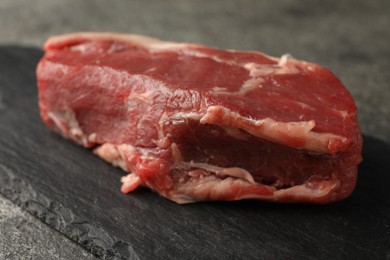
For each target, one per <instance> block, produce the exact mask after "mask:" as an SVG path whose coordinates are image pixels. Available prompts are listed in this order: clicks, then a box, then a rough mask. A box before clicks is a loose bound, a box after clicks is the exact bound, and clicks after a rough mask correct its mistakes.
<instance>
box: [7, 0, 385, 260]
mask: <svg viewBox="0 0 390 260" xmlns="http://www.w3.org/2000/svg"><path fill="white" fill-rule="evenodd" d="M389 14H390V1H387V0H382V1H377V0H374V1H364V0H356V1H353V0H351V1H346V0H341V1H330V0H328V1H324V0H318V1H312V0H301V1H293V0H281V1H256V0H242V1H223V0H210V1H196V0H194V1H181V0H166V1H159V0H152V1H143V0H138V1H110V2H109V3H108V2H107V1H104V0H97V1H94V0H86V1H77V0H69V1H60V0H53V1H46V0H36V1H34V3H33V4H32V3H31V1H28V0H2V1H1V2H0V24H1V25H2V28H1V30H0V45H2V46H0V165H1V166H2V167H1V168H0V194H2V196H5V197H7V198H8V199H9V200H12V201H13V202H14V203H16V204H18V205H19V206H21V207H22V208H23V209H25V210H26V211H27V212H29V213H31V214H32V215H34V216H36V217H37V218H32V217H30V216H29V215H26V214H25V213H24V212H22V211H20V209H19V208H18V207H17V206H15V205H13V204H11V203H10V202H9V201H8V200H5V199H4V198H3V197H0V232H1V233H0V259H1V258H6V259H21V258H22V259H23V258H25V259H29V258H30V259H38V258H39V257H38V256H39V255H41V256H47V258H49V259H83V258H92V256H91V255H90V254H89V253H88V252H87V251H85V250H84V249H87V250H89V251H90V252H93V253H94V254H95V255H97V256H100V257H102V258H107V259H116V258H131V257H132V258H140V259H151V258H156V257H157V256H160V258H162V259H163V258H165V259H167V258H182V259H183V258H193V259H200V258H202V257H203V258H204V257H206V256H208V257H214V258H220V259H224V258H226V257H228V256H233V255H234V256H236V257H239V256H240V257H241V258H248V259H249V258H269V259H286V258H289V257H290V258H302V257H303V258H307V259H359V258H360V259H367V258H368V257H369V258H371V259H389V258H390V246H389V242H388V241H390V228H389V225H390V217H389V216H390V205H389V199H388V198H389V197H390V194H389V189H388V188H387V187H388V183H390V179H389V172H390V165H389V164H388V158H390V148H389V145H388V144H386V143H390V134H389V133H390V104H389V100H390V85H389V82H390V73H389V71H390V47H389V45H390V44H389V43H390V30H389V28H390V15H389ZM73 31H119V32H126V33H138V34H145V35H150V36H154V37H158V38H162V39H165V40H174V41H187V42H196V43H202V44H206V45H210V46H215V47H219V48H232V49H243V50H247V49H253V50H260V51H264V52H266V53H269V54H271V55H275V56H280V55H282V54H284V53H290V54H292V55H293V56H295V57H297V58H299V59H306V60H309V61H312V62H315V63H319V64H321V65H323V66H326V67H328V68H330V69H331V70H332V71H333V72H334V73H335V74H336V75H338V76H339V77H340V78H341V79H342V81H343V82H344V83H345V85H346V86H347V88H348V89H349V90H350V91H351V93H352V95H353V96H354V98H355V100H356V103H357V105H358V109H359V119H360V123H361V127H362V130H363V133H364V134H365V136H366V137H365V145H364V160H365V162H364V163H363V164H362V167H361V169H360V178H359V183H358V187H357V190H356V192H355V193H354V194H353V195H352V197H351V198H350V199H348V200H347V201H345V202H341V203H338V204H334V205H329V206H323V207H313V206H302V205H273V204H264V203H258V202H239V203H203V204H195V205H188V206H177V205H175V204H172V203H170V202H167V201H165V200H163V199H161V198H159V197H158V196H156V195H155V194H152V193H151V192H148V191H144V190H141V191H139V192H137V193H135V194H133V195H129V196H123V195H121V194H120V193H119V177H120V175H121V174H122V173H121V171H119V170H117V169H113V168H112V167H111V166H109V165H107V164H105V163H104V162H102V161H101V160H99V159H97V158H95V157H94V156H93V155H92V154H90V153H89V151H87V150H84V149H82V148H80V147H78V146H75V145H73V144H71V143H70V142H68V141H66V140H63V139H62V138H61V137H59V136H57V135H54V134H51V133H50V132H49V131H48V130H47V129H45V128H44V126H43V125H42V124H41V122H40V121H39V117H38V114H37V107H36V101H35V99H36V92H35V79H34V66H35V63H36V62H37V59H38V58H39V56H40V55H41V52H40V51H39V50H38V49H36V48H19V47H15V46H35V47H40V46H41V45H42V43H43V42H44V41H45V40H46V38H47V37H48V36H50V35H52V34H60V33H65V32H73ZM80 162H81V163H80ZM15 216H18V217H15ZM37 219H40V220H42V221H43V222H44V223H46V224H47V225H42V224H41V223H40V222H37V221H38V220H37ZM4 223H5V224H4ZM54 229H55V230H58V231H59V232H60V233H62V234H64V235H65V236H67V237H68V238H70V239H71V240H73V241H74V242H76V243H78V244H79V246H77V245H76V244H74V243H72V242H70V240H69V239H68V238H65V236H62V235H60V233H58V232H57V231H54ZM4 241H5V242H4ZM10 241H13V242H12V243H11V242H10ZM53 247H56V248H53ZM29 248H30V249H29ZM31 248H32V249H31Z"/></svg>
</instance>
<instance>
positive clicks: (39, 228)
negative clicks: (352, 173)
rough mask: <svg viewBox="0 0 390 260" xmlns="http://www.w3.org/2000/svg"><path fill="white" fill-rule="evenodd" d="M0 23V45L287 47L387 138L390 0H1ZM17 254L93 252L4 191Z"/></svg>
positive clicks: (2, 230) (1, 251) (4, 243)
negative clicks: (70, 39) (76, 37)
mask: <svg viewBox="0 0 390 260" xmlns="http://www.w3.org/2000/svg"><path fill="white" fill-rule="evenodd" d="M0 25H1V30H0V45H19V46H20V45H22V46H34V47H40V46H42V44H43V42H44V41H45V40H46V38H47V37H49V36H50V35H53V34H61V33H67V32H74V31H115V32H125V33H136V34H144V35H149V36H154V37H158V38H162V39H166V40H173V41H185V42H196V43H201V44H206V45H210V46H214V47H218V48H230V49H243V50H249V49H251V50H259V51H263V52H265V53H268V54H271V55H274V56H280V55H282V54H285V53H290V54H292V55H293V56H294V57H296V58H299V59H304V60H309V61H312V62H315V63H319V64H321V65H323V66H325V67H328V68H330V69H331V70H332V71H333V72H334V73H335V74H336V75H338V76H339V77H340V78H341V80H342V81H343V82H344V83H345V85H346V87H347V88H348V89H349V90H350V92H351V94H352V95H353V97H354V98H355V101H356V104H357V106H358V109H359V121H360V124H361V128H362V131H363V133H364V134H366V135H369V136H371V137H375V138H377V139H379V140H382V141H384V142H387V143H390V120H389V119H390V102H389V100H390V85H389V82H390V47H389V46H390V1H388V0H383V1H380V0H375V1H365V0H358V1H346V0H342V1H324V0H322V1H312V0H304V1H293V0H281V1H257V0H243V1H224V0H209V1H206V0H201V1H195V0H194V1H181V0H166V1H159V0H153V1H143V0H138V1H110V2H108V1H104V0H96V1H95V0H86V1H77V0H68V1H60V0H52V1H46V0H36V1H34V2H31V1H28V0H2V1H1V2H0ZM0 77H1V75H0ZM0 88H1V86H0ZM0 103H1V96H0ZM0 123H1V118H0ZM0 149H1V148H0ZM20 258H23V259H45V258H47V259H93V258H94V256H92V255H91V254H90V253H88V252H87V251H85V250H84V249H82V248H81V247H79V246H77V245H76V244H74V243H73V242H71V241H70V240H68V239H67V238H65V237H64V236H62V235H61V234H59V233H57V232H56V231H53V230H51V229H50V228H49V227H47V226H45V225H44V224H42V223H40V222H39V221H38V220H36V219H35V218H34V217H32V216H30V215H29V214H27V213H26V212H23V211H22V210H20V209H19V208H18V207H17V206H15V205H13V204H12V203H11V202H9V201H8V200H6V199H5V198H3V197H1V196H0V259H20Z"/></svg>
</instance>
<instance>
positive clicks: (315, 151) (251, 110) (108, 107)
mask: <svg viewBox="0 0 390 260" xmlns="http://www.w3.org/2000/svg"><path fill="white" fill-rule="evenodd" d="M37 76H38V86H39V107H40V111H41V116H42V119H43V121H44V122H45V123H46V125H47V126H48V127H50V128H52V129H54V130H56V131H59V132H61V133H62V134H63V135H64V136H65V137H68V138H70V139H72V140H74V141H76V142H78V143H79V144H81V145H83V146H85V147H88V148H94V151H95V153H96V154H97V155H98V156H100V157H101V158H103V159H105V160H106V161H108V162H110V163H112V164H113V165H115V166H119V167H121V168H122V169H123V170H124V171H126V172H128V175H127V176H125V177H123V178H122V183H123V186H122V192H124V193H128V192H131V191H132V190H134V189H136V188H137V187H138V186H144V187H148V188H150V189H152V190H153V191H155V192H158V193H159V194H161V195H162V196H164V197H166V198H168V199H170V200H173V201H175V202H177V203H189V202H195V201H204V200H240V199H259V200H265V201H276V202H310V203H327V202H332V201H337V200H341V199H344V198H346V197H347V196H349V195H350V193H351V192H352V191H353V189H354V187H355V184H356V179H357V165H358V164H359V163H360V162H361V149H362V138H361V133H360V129H359V126H358V122H357V116H356V106H355V104H354V102H353V99H352V97H351V95H350V94H349V93H348V91H347V90H346V89H345V87H344V86H343V84H342V83H341V82H340V80H339V79H338V78H337V77H336V76H335V75H333V74H332V73H331V72H330V71H329V70H327V69H325V68H322V67H320V66H318V65H316V64H313V63H309V62H304V61H299V60H296V59H293V58H291V57H289V56H287V55H285V56H282V57H281V58H280V59H279V58H274V57H271V56H268V55H265V54H263V53H260V52H254V51H233V50H227V51H223V50H217V49H213V48H209V47H205V46H201V45H195V44H186V43H174V42H164V41H159V40H157V39H153V38H148V37H144V36H137V35H122V34H110V33H75V34H68V35H62V36H55V37H52V38H50V39H49V40H48V41H47V42H46V44H45V56H44V57H43V58H42V60H41V61H40V63H39V65H38V68H37Z"/></svg>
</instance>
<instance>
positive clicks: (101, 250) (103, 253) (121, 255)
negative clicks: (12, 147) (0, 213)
mask: <svg viewBox="0 0 390 260" xmlns="http://www.w3.org/2000/svg"><path fill="white" fill-rule="evenodd" d="M0 193H1V194H2V195H3V196H4V197H5V198H7V199H9V200H10V201H12V202H13V203H15V204H16V205H18V206H19V207H20V208H22V209H23V210H25V211H27V212H28V213H30V214H31V215H33V216H35V217H37V218H38V219H39V220H41V221H42V222H43V223H45V224H46V225H48V226H49V227H50V228H52V229H54V230H56V231H58V232H60V233H61V234H63V235H65V236H66V237H67V238H69V239H71V240H72V241H74V242H75V243H77V244H79V245H80V246H81V247H83V248H84V249H86V250H88V251H89V252H91V253H92V254H94V255H96V256H98V257H100V258H102V259H139V257H138V255H137V254H136V253H135V251H134V249H133V247H132V246H131V245H130V243H128V242H126V241H121V240H119V239H117V238H116V237H115V236H111V235H108V234H107V232H106V231H104V230H103V229H102V227H100V226H99V225H95V224H92V223H90V222H88V221H87V220H84V219H82V218H80V217H78V216H76V215H75V214H74V213H73V212H72V211H71V210H70V209H68V208H65V207H64V206H63V205H61V204H60V203H58V202H56V201H53V200H51V199H49V198H48V197H46V196H44V195H42V194H40V193H38V192H37V191H36V190H34V188H33V187H32V186H31V185H29V184H28V183H27V182H25V181H24V180H23V179H21V178H19V177H16V175H15V174H14V173H13V172H12V170H10V169H9V168H7V167H6V166H4V165H2V164H0ZM64 216H65V217H64ZM102 231H103V233H104V234H105V238H104V239H103V238H100V237H98V236H96V234H99V233H101V232H102ZM107 235H108V236H109V239H108V240H107Z"/></svg>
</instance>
